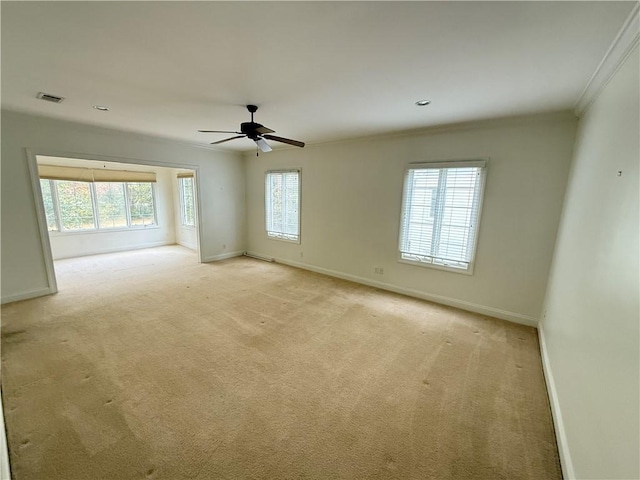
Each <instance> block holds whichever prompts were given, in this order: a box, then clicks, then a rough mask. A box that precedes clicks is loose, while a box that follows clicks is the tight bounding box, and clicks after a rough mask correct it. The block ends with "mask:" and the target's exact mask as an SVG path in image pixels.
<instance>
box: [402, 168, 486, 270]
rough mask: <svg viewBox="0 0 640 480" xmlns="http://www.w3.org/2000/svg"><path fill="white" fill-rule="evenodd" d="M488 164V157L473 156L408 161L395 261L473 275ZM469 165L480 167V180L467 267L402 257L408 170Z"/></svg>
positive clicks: (403, 186) (405, 171)
mask: <svg viewBox="0 0 640 480" xmlns="http://www.w3.org/2000/svg"><path fill="white" fill-rule="evenodd" d="M488 166H489V159H488V158H475V159H465V160H438V161H433V162H419V163H410V164H408V165H407V167H406V168H405V170H404V177H403V182H402V201H401V204H400V225H399V228H398V243H397V261H398V263H404V264H407V265H413V266H418V267H426V268H432V269H435V270H442V271H446V272H453V273H460V274H463V275H473V272H474V269H475V263H476V255H477V252H478V238H479V236H480V235H479V233H480V225H481V221H482V218H481V217H482V208H483V203H484V193H485V185H486V180H487V170H488ZM469 167H479V168H480V182H479V185H478V196H477V209H476V210H477V215H476V227H475V228H474V231H473V238H471V239H470V242H469V245H471V246H472V254H471V258H470V260H469V262H468V267H467V268H466V269H465V268H461V267H454V266H449V265H441V264H437V263H432V262H422V261H419V260H410V259H407V258H403V252H402V251H401V245H402V236H403V235H402V234H403V226H404V220H403V219H404V215H405V212H404V206H405V196H406V194H407V188H406V182H407V178H408V175H409V171H410V170H426V169H443V168H469Z"/></svg>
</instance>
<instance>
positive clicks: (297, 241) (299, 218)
mask: <svg viewBox="0 0 640 480" xmlns="http://www.w3.org/2000/svg"><path fill="white" fill-rule="evenodd" d="M274 173H297V174H298V215H297V219H296V220H297V223H298V238H297V239H291V238H287V237H286V236H284V235H286V234H281V235H282V236H281V235H277V234H275V235H272V234H270V233H269V230H268V229H267V179H268V178H269V175H270V174H274ZM263 186H264V196H263V198H264V222H263V225H264V229H265V234H266V236H267V238H268V239H269V240H278V241H280V242H286V243H293V244H297V245H300V244H301V243H302V208H301V207H302V169H301V168H282V169H276V170H266V171H265V172H264V183H263Z"/></svg>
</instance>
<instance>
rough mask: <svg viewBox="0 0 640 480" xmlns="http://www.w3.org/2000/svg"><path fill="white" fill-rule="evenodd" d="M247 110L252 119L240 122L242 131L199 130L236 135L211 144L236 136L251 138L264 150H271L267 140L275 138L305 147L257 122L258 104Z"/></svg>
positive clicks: (275, 139) (277, 140)
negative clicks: (255, 119) (254, 117)
mask: <svg viewBox="0 0 640 480" xmlns="http://www.w3.org/2000/svg"><path fill="white" fill-rule="evenodd" d="M247 110H248V111H249V113H251V121H250V122H243V123H241V124H240V131H239V132H237V131H235V132H234V131H229V130H198V132H200V133H234V134H236V136H234V137H229V138H225V139H223V140H218V141H217V142H212V143H211V145H219V144H221V143H225V142H228V141H230V140H235V139H236V138H245V137H246V138H249V139H251V140H253V141H254V142H255V143H256V145H257V147H258V148H259V149H260V150H261V151H263V152H270V151H271V146H270V145H269V143H267V140H273V141H274V142H280V143H286V144H288V145H293V146H294V147H300V148H302V147H304V142H300V141H298V140H291V139H290V138H284V137H278V136H276V135H271V134H272V133H275V130H271V129H270V128H268V127H265V126H264V125H262V124H260V123H256V122H254V121H253V114H254V113H256V112H257V111H258V107H257V106H256V105H247Z"/></svg>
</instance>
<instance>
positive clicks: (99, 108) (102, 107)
mask: <svg viewBox="0 0 640 480" xmlns="http://www.w3.org/2000/svg"><path fill="white" fill-rule="evenodd" d="M93 108H95V109H96V110H100V111H101V112H108V111H109V107H105V106H104V105H94V106H93Z"/></svg>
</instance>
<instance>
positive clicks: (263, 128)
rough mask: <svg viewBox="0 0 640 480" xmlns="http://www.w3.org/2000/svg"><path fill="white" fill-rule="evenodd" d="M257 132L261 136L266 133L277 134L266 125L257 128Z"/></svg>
mask: <svg viewBox="0 0 640 480" xmlns="http://www.w3.org/2000/svg"><path fill="white" fill-rule="evenodd" d="M256 132H258V133H259V134H260V135H263V134H265V133H273V132H275V130H271V129H270V128H267V127H265V126H264V125H260V126H259V127H257V128H256Z"/></svg>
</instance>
